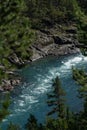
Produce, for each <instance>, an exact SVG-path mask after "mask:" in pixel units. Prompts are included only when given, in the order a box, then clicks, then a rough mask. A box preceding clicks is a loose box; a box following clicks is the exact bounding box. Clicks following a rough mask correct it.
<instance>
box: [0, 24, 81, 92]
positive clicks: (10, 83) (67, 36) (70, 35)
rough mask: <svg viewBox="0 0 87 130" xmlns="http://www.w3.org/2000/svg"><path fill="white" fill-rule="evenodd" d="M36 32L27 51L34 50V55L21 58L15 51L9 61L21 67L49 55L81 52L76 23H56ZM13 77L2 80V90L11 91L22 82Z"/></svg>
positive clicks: (0, 89) (12, 73)
mask: <svg viewBox="0 0 87 130" xmlns="http://www.w3.org/2000/svg"><path fill="white" fill-rule="evenodd" d="M35 32H36V40H35V41H34V42H33V44H32V45H31V46H29V47H28V48H27V51H31V52H32V56H31V57H30V58H28V59H21V58H20V56H19V55H18V54H17V53H15V52H13V53H12V54H11V55H9V57H8V61H9V62H10V63H11V64H14V65H16V66H18V68H21V67H23V66H25V65H26V64H29V63H30V62H32V61H35V60H37V59H40V58H43V57H46V56H48V55H54V56H61V55H67V54H74V53H78V52H80V50H79V48H78V47H77V46H78V45H79V42H78V40H77V28H76V27H75V25H69V26H67V27H62V26H61V25H55V26H54V27H52V28H45V29H42V30H35ZM9 74H10V75H14V74H15V73H14V72H13V71H12V72H11V73H9ZM10 77H11V76H10ZM12 77H13V78H10V79H8V80H5V79H4V80H2V85H1V87H0V91H11V90H13V89H14V87H15V86H16V85H18V84H19V83H20V78H18V77H16V78H15V76H12Z"/></svg>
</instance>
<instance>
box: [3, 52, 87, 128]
mask: <svg viewBox="0 0 87 130" xmlns="http://www.w3.org/2000/svg"><path fill="white" fill-rule="evenodd" d="M72 66H74V67H77V68H83V69H85V70H87V57H84V56H82V55H81V54H75V55H70V56H61V57H59V58H57V57H46V58H44V59H40V60H37V61H35V62H33V63H31V64H30V65H29V66H27V67H26V68H24V69H22V70H20V71H19V73H20V74H21V76H22V78H23V83H22V84H21V85H20V86H18V87H17V89H15V90H14V92H13V93H12V97H11V100H12V104H11V106H10V111H11V114H10V115H9V116H8V117H7V118H6V119H4V120H3V123H2V129H3V130H6V126H7V124H9V122H13V123H16V124H19V125H20V126H21V130H24V124H25V123H26V122H27V119H28V117H29V114H30V113H32V114H34V115H35V116H36V117H37V119H38V121H39V122H42V123H43V122H44V121H45V115H46V114H47V112H48V111H49V110H50V108H49V107H48V106H47V103H46V101H47V93H48V92H49V91H50V90H51V89H52V79H53V78H55V77H56V76H57V75H58V76H59V77H60V80H61V82H62V86H63V88H64V89H65V91H66V93H67V95H66V99H67V102H66V104H67V105H68V106H69V107H70V109H71V110H72V111H73V112H79V111H80V110H82V109H83V101H82V100H81V99H79V98H78V92H77V89H78V87H79V86H78V85H77V84H76V82H75V81H73V79H72V71H71V70H72Z"/></svg>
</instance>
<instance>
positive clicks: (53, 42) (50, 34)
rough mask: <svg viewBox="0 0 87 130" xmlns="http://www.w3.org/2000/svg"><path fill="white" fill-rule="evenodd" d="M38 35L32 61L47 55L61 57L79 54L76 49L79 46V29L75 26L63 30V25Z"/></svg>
mask: <svg viewBox="0 0 87 130" xmlns="http://www.w3.org/2000/svg"><path fill="white" fill-rule="evenodd" d="M36 35H37V39H36V41H35V42H34V43H33V44H32V46H31V49H32V51H33V55H32V56H31V58H30V59H31V61H34V60H36V59H38V58H42V57H44V56H47V55H55V56H60V55H66V54H72V53H77V52H79V49H78V48H77V47H76V45H77V44H79V42H78V40H77V29H76V27H74V26H68V27H66V28H64V29H63V27H62V26H61V25H56V26H55V27H53V28H50V29H43V30H39V31H36Z"/></svg>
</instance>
